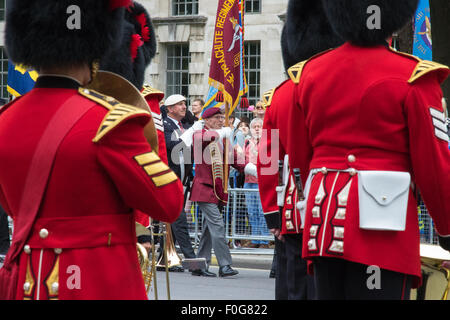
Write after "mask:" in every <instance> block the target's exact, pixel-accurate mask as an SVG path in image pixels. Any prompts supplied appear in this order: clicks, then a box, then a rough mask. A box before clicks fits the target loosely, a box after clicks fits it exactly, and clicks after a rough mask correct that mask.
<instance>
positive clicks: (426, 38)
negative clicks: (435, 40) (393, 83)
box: [413, 0, 433, 60]
mask: <svg viewBox="0 0 450 320" xmlns="http://www.w3.org/2000/svg"><path fill="white" fill-rule="evenodd" d="M432 48H433V45H432V40H431V17H430V2H429V0H420V1H419V6H418V7H417V12H416V15H415V30H414V46H413V55H415V56H417V57H419V58H420V59H423V60H433V50H432Z"/></svg>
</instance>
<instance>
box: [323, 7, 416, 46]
mask: <svg viewBox="0 0 450 320" xmlns="http://www.w3.org/2000/svg"><path fill="white" fill-rule="evenodd" d="M322 2H323V5H324V9H325V12H326V14H327V17H328V20H329V21H330V23H331V25H332V26H333V28H334V30H335V31H336V33H338V34H339V35H340V36H341V37H342V38H343V39H345V40H346V41H350V42H351V43H353V44H355V45H359V46H374V45H380V44H386V40H387V39H388V38H389V37H390V36H391V35H392V34H393V33H394V32H396V31H398V30H400V29H401V28H402V27H403V26H404V25H405V24H406V23H407V22H408V20H409V19H411V18H412V17H413V15H414V13H415V11H416V9H417V5H418V2H419V0H322ZM378 12H379V15H380V17H379V22H380V23H379V24H378V25H376V26H372V25H371V23H370V20H371V19H377V17H374V16H373V15H374V14H377V13H378Z"/></svg>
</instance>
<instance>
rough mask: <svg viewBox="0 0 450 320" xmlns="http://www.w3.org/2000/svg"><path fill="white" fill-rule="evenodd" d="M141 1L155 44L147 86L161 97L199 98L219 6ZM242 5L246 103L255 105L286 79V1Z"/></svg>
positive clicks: (212, 1) (200, 1)
mask: <svg viewBox="0 0 450 320" xmlns="http://www.w3.org/2000/svg"><path fill="white" fill-rule="evenodd" d="M243 1H244V0H243ZM140 2H141V3H142V4H143V5H144V6H145V7H146V8H147V10H148V12H149V13H150V15H151V17H152V20H153V25H154V28H155V33H156V35H157V42H158V52H157V55H156V57H155V58H154V60H153V61H152V64H151V65H150V67H149V68H148V69H147V70H146V82H147V83H148V84H150V85H151V86H153V87H155V88H158V89H159V90H162V91H164V92H165V93H166V96H167V95H170V94H173V93H181V94H183V95H186V96H188V97H189V98H190V99H191V100H192V99H195V98H204V97H205V96H206V94H207V92H208V76H209V65H210V60H211V49H212V42H213V33H214V25H215V18H216V11H217V4H218V1H217V0H141V1H140ZM245 2H246V11H247V12H246V14H245V20H244V21H245V55H246V69H247V82H248V85H249V94H248V98H249V100H250V104H255V103H256V101H257V100H258V99H260V97H261V95H262V94H263V93H264V92H265V91H267V90H269V89H271V88H273V87H275V86H277V85H278V84H279V83H280V82H282V81H283V80H284V79H286V75H285V72H284V69H283V61H282V56H281V48H280V37H281V30H282V26H283V20H284V17H285V13H286V8H287V3H288V0H250V1H248V0H247V1H245Z"/></svg>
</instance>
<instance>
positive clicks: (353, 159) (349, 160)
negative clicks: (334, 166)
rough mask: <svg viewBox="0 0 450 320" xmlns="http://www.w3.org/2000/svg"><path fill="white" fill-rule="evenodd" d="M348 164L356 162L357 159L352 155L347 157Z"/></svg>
mask: <svg viewBox="0 0 450 320" xmlns="http://www.w3.org/2000/svg"><path fill="white" fill-rule="evenodd" d="M347 160H348V162H355V161H356V157H355V156H354V155H353V154H350V155H349V156H348V157H347Z"/></svg>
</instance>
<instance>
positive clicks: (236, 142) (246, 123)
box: [232, 117, 250, 152]
mask: <svg viewBox="0 0 450 320" xmlns="http://www.w3.org/2000/svg"><path fill="white" fill-rule="evenodd" d="M249 138H250V120H249V119H248V118H247V117H242V118H241V120H240V121H239V124H238V125H237V127H236V130H235V131H234V133H233V141H232V142H233V146H234V147H236V146H239V147H240V148H241V150H240V151H241V152H243V151H244V147H245V141H246V140H248V139H249Z"/></svg>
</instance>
